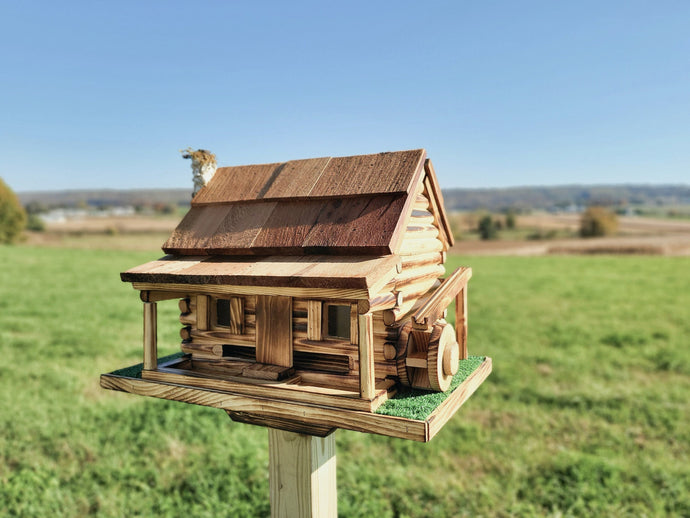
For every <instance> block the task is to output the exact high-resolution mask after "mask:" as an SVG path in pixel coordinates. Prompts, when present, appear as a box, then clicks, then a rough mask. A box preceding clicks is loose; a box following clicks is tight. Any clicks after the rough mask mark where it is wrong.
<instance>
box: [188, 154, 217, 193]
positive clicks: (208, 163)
mask: <svg viewBox="0 0 690 518" xmlns="http://www.w3.org/2000/svg"><path fill="white" fill-rule="evenodd" d="M180 152H181V153H182V158H190V159H191V160H192V176H193V181H194V192H193V193H192V198H194V196H196V193H198V192H199V190H200V189H201V188H202V187H203V186H204V185H206V184H207V183H208V182H210V181H211V178H213V175H214V174H216V155H214V154H213V153H211V152H210V151H207V150H205V149H197V150H196V151H195V150H193V149H192V148H191V147H188V148H187V149H184V150H182V151H180Z"/></svg>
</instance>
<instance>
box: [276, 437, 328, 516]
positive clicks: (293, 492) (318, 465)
mask: <svg viewBox="0 0 690 518" xmlns="http://www.w3.org/2000/svg"><path fill="white" fill-rule="evenodd" d="M268 452H269V461H268V473H269V476H268V480H269V488H270V495H271V517H272V518H284V517H288V516H294V517H305V518H306V517H309V518H331V517H334V516H338V497H337V495H338V488H337V486H336V470H335V434H333V435H329V436H327V437H313V436H310V435H304V434H299V433H294V432H289V431H283V430H275V429H271V428H269V430H268Z"/></svg>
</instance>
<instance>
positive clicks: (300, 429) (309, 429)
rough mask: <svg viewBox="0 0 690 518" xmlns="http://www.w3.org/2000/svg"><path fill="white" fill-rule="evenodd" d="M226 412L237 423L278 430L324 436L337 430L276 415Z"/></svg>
mask: <svg viewBox="0 0 690 518" xmlns="http://www.w3.org/2000/svg"><path fill="white" fill-rule="evenodd" d="M227 412H228V416H230V419H232V420H233V421H235V422H237V423H246V424H253V425H256V426H267V427H268V428H277V429H278V430H285V431H288V432H295V433H303V434H306V435H315V436H316V437H326V436H328V435H330V434H332V433H333V432H335V431H336V430H337V428H335V427H331V426H317V425H314V424H309V423H301V422H299V421H292V420H289V419H281V418H278V417H266V416H258V415H255V414H250V413H248V412H233V411H232V410H228V411H227Z"/></svg>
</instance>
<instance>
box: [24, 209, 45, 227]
mask: <svg viewBox="0 0 690 518" xmlns="http://www.w3.org/2000/svg"><path fill="white" fill-rule="evenodd" d="M45 229H46V224H45V223H44V222H43V220H42V219H41V217H40V216H39V215H38V214H31V213H29V215H28V217H27V220H26V230H31V231H32V232H43V231H44V230H45Z"/></svg>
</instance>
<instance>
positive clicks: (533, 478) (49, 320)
mask: <svg viewBox="0 0 690 518" xmlns="http://www.w3.org/2000/svg"><path fill="white" fill-rule="evenodd" d="M158 244H159V243H158V242H156V243H155V245H158ZM156 255H157V254H156V252H143V251H138V252H135V251H122V250H119V251H118V250H107V251H105V250H95V249H84V250H80V249H62V248H38V247H28V246H25V247H10V248H8V247H0V264H2V269H0V352H1V354H2V362H0V408H1V409H2V412H0V515H1V516H6V515H9V516H37V517H39V516H40V517H45V516H84V515H93V516H108V517H109V516H112V517H120V516H185V517H186V516H209V517H211V516H267V515H268V512H269V507H268V505H269V504H268V476H267V473H268V471H267V466H268V452H267V433H266V431H265V430H263V429H261V428H257V427H253V426H249V425H242V424H236V423H233V422H232V421H230V419H229V418H228V417H227V416H226V414H225V413H224V412H221V411H219V410H213V409H208V408H202V407H196V406H191V405H184V404H181V403H174V402H167V401H162V400H155V399H147V398H143V397H138V396H130V395H126V394H121V393H114V392H110V391H105V390H102V389H100V388H99V386H98V376H99V374H100V373H102V372H108V371H111V370H114V369H116V368H119V367H124V366H126V365H130V364H133V363H137V362H139V361H140V351H141V347H140V342H141V303H140V302H139V300H138V297H137V295H136V293H135V292H134V291H133V290H132V289H131V288H130V287H128V286H126V285H124V284H123V283H121V282H120V280H119V276H118V273H119V272H120V271H122V270H123V269H126V268H128V267H130V266H133V265H136V264H139V263H141V262H143V261H145V260H148V259H151V258H155V257H156ZM450 262H451V263H452V264H451V265H449V270H450V267H453V266H455V265H456V264H461V263H462V264H469V265H471V266H472V267H473V268H474V277H473V279H472V281H471V283H470V338H469V346H470V353H471V354H480V355H488V356H491V357H492V358H493V361H494V372H493V374H492V375H491V376H490V377H489V379H488V380H487V382H486V383H484V385H482V387H480V389H479V390H478V392H477V393H476V394H475V395H474V396H473V397H472V398H471V399H470V400H469V401H468V403H466V405H465V406H464V407H463V408H461V410H460V412H459V413H458V414H457V415H456V416H455V417H454V418H453V419H452V420H451V421H450V422H449V423H448V425H447V426H446V428H445V429H444V430H443V431H442V432H441V433H440V434H439V435H438V436H437V437H436V438H435V439H434V440H433V441H432V442H431V443H429V444H419V443H414V442H408V441H403V440H396V439H389V438H385V437H379V436H368V435H364V434H358V433H355V432H347V431H338V432H337V447H338V490H339V492H338V500H339V501H338V505H339V511H340V514H341V515H342V516H362V517H365V516H366V517H374V516H375V517H393V516H400V517H402V516H410V517H412V516H477V515H483V516H511V515H517V516H562V515H565V516H571V515H572V516H689V515H690V397H689V395H690V347H688V344H689V337H690V259H688V258H683V257H639V256H635V257H609V256H602V257H570V256H568V257H550V256H549V257H472V258H461V257H451V258H450ZM166 323H168V324H169V325H166ZM178 329H179V325H178V323H177V308H176V304H175V303H174V302H170V303H161V304H160V307H159V339H160V344H161V345H160V350H159V354H160V355H164V354H168V353H172V352H175V351H176V350H177V349H178V341H179V336H178V334H177V333H178Z"/></svg>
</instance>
